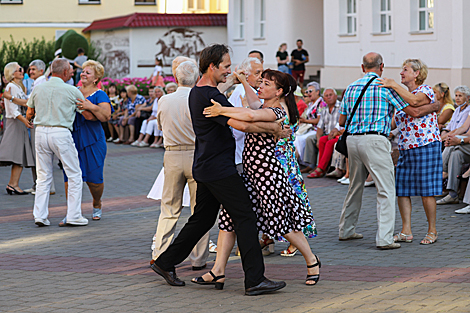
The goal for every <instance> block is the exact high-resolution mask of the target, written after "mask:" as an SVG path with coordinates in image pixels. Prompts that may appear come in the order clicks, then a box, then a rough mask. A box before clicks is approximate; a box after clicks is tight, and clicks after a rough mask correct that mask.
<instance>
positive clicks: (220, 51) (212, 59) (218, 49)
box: [199, 44, 229, 74]
mask: <svg viewBox="0 0 470 313" xmlns="http://www.w3.org/2000/svg"><path fill="white" fill-rule="evenodd" d="M227 53H229V50H228V46H226V45H220V44H214V45H211V46H209V47H206V48H204V50H202V51H201V54H200V56H199V71H201V73H202V74H205V73H206V72H207V69H208V68H209V66H210V65H211V64H214V66H216V67H219V64H220V63H221V62H222V59H223V57H224V55H225V54H227Z"/></svg>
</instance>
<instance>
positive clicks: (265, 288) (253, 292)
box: [245, 278, 286, 296]
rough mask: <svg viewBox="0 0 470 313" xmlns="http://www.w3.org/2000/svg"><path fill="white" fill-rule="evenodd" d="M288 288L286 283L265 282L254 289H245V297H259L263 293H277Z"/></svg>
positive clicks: (267, 280) (266, 280)
mask: <svg viewBox="0 0 470 313" xmlns="http://www.w3.org/2000/svg"><path fill="white" fill-rule="evenodd" d="M285 286H286V283H285V282H283V281H271V280H269V279H267V278H266V279H265V280H263V281H262V282H261V283H259V284H258V285H256V286H254V287H250V288H246V289H245V296H257V295H261V294H263V293H267V292H272V291H276V290H279V289H282V288H284V287H285Z"/></svg>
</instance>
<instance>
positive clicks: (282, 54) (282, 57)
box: [276, 51, 289, 65]
mask: <svg viewBox="0 0 470 313" xmlns="http://www.w3.org/2000/svg"><path fill="white" fill-rule="evenodd" d="M288 56H289V53H288V52H287V51H284V52H281V51H278V52H276V57H279V60H281V61H284V60H285V59H287V57H288ZM277 65H285V64H277Z"/></svg>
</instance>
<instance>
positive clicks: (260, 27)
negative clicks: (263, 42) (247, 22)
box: [255, 0, 266, 38]
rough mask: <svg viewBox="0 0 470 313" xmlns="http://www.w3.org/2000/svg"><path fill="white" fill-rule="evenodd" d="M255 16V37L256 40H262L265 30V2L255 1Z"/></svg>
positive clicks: (262, 0) (261, 0) (263, 0)
mask: <svg viewBox="0 0 470 313" xmlns="http://www.w3.org/2000/svg"><path fill="white" fill-rule="evenodd" d="M255 16H256V18H255V23H256V25H255V30H256V32H255V36H256V38H264V37H265V29H266V0H256V1H255Z"/></svg>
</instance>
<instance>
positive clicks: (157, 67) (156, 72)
mask: <svg viewBox="0 0 470 313" xmlns="http://www.w3.org/2000/svg"><path fill="white" fill-rule="evenodd" d="M162 71H163V68H162V67H161V66H160V65H155V68H154V69H153V76H157V75H161V74H162Z"/></svg>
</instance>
